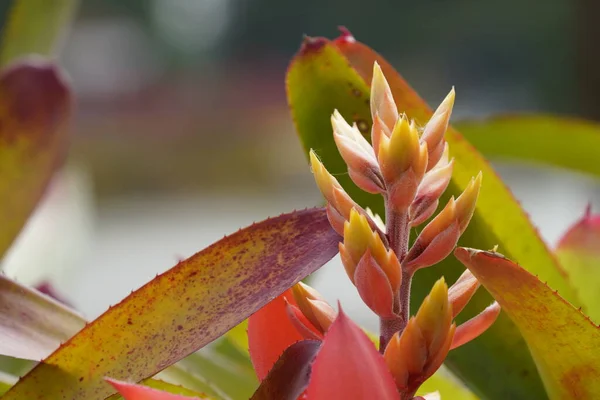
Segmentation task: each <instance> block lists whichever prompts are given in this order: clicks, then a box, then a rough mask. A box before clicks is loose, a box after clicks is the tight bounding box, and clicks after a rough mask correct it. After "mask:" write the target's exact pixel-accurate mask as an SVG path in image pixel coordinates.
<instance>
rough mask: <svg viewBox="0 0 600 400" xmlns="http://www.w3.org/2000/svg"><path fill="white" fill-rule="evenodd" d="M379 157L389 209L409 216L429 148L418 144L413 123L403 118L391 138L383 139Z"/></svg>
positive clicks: (417, 135)
mask: <svg viewBox="0 0 600 400" xmlns="http://www.w3.org/2000/svg"><path fill="white" fill-rule="evenodd" d="M377 157H378V161H379V166H380V168H381V174H382V175H383V178H384V181H385V184H386V187H387V189H388V191H387V192H388V203H389V205H390V206H391V207H392V208H393V209H394V210H395V211H396V212H401V213H404V212H406V210H407V209H408V207H409V206H410V204H411V203H412V202H413V200H414V197H415V194H416V192H417V188H418V186H419V183H420V182H421V180H422V179H423V175H424V174H425V168H426V167H427V145H426V144H425V143H420V142H419V133H418V130H417V127H416V126H415V123H414V121H413V122H410V123H409V122H408V120H407V119H406V117H405V116H401V117H400V118H399V119H398V121H397V122H396V125H395V126H394V129H393V131H392V133H391V136H390V137H389V138H388V137H387V136H385V135H381V137H380V138H379V151H378V153H377Z"/></svg>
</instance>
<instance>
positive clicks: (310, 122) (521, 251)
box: [287, 35, 576, 399]
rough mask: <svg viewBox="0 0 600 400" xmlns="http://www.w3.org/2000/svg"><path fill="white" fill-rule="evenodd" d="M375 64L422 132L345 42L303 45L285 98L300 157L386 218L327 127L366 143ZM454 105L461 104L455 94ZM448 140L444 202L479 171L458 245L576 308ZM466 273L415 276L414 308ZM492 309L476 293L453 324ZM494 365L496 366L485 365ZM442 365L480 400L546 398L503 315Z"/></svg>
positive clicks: (522, 221) (472, 160)
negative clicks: (354, 132) (513, 266)
mask: <svg viewBox="0 0 600 400" xmlns="http://www.w3.org/2000/svg"><path fill="white" fill-rule="evenodd" d="M375 60H377V61H378V62H379V64H380V65H381V67H382V69H383V71H384V74H385V76H386V78H387V79H388V81H389V83H390V86H391V88H392V91H393V93H394V98H395V100H396V102H397V103H398V106H399V111H400V112H404V113H406V114H407V115H408V116H409V117H410V118H414V119H416V120H417V122H418V123H419V124H421V125H423V123H424V122H426V121H427V119H428V117H429V116H431V110H430V109H429V107H427V105H426V104H425V102H424V101H423V100H422V99H421V98H420V97H419V96H418V95H417V94H416V92H414V91H413V90H412V89H411V88H410V87H409V86H408V84H407V83H406V82H405V81H404V80H403V79H402V77H401V76H400V75H399V74H398V73H397V72H396V71H395V70H394V69H393V68H392V67H391V66H390V64H389V63H387V62H386V61H385V60H384V59H383V58H381V57H380V56H379V55H378V54H376V53H375V52H373V50H371V49H370V48H368V47H366V46H365V45H363V44H360V43H358V42H356V41H353V40H352V38H351V37H349V36H348V35H344V36H342V37H341V38H340V39H337V40H336V41H335V42H330V41H328V40H326V39H322V38H317V39H308V40H306V41H305V43H304V45H303V47H302V49H301V50H300V52H299V53H298V54H297V55H296V57H295V58H294V60H293V61H292V64H291V66H290V68H289V70H288V76H287V90H288V100H289V103H290V105H291V109H292V114H293V116H294V120H295V122H296V126H297V129H298V132H299V135H300V138H301V140H302V143H303V145H304V148H305V150H306V151H308V150H309V149H310V148H314V149H315V150H316V151H317V153H318V154H319V157H320V158H321V160H322V161H323V162H324V163H325V165H326V166H327V168H328V170H329V171H330V172H331V173H332V174H333V175H335V176H336V177H337V178H338V180H339V181H340V183H341V184H342V185H343V186H344V188H345V189H346V190H347V191H348V193H350V195H351V196H352V197H353V198H354V199H355V200H356V201H357V202H358V203H360V204H361V205H362V206H368V207H369V208H371V209H373V210H374V211H376V212H377V213H379V214H383V211H384V210H383V201H382V199H381V197H377V196H373V195H368V194H365V193H364V192H362V191H360V190H358V189H357V188H356V186H355V185H354V184H353V183H352V182H350V179H349V177H348V175H347V174H346V167H345V165H344V164H343V161H342V159H341V157H340V155H339V153H338V152H337V149H336V147H335V143H334V141H333V135H332V131H331V125H330V115H331V113H332V112H333V110H334V109H338V110H339V111H340V113H341V114H342V115H343V116H344V117H345V118H346V119H347V120H349V121H354V122H355V123H356V124H357V126H358V127H359V129H360V130H361V132H363V134H364V135H365V137H367V138H369V136H370V134H369V132H370V126H371V115H370V110H369V87H368V85H367V83H368V82H370V74H371V71H372V68H373V62H374V61H375ZM352 66H355V67H356V69H354V68H353V67H352ZM459 89H460V88H459ZM457 101H460V90H458V100H457ZM446 139H447V140H448V142H449V144H450V151H451V153H452V156H454V157H455V163H454V174H453V178H452V181H451V183H450V185H449V188H448V191H447V194H446V195H445V197H446V198H448V197H449V196H450V195H457V194H459V193H460V192H461V191H462V190H463V189H464V188H465V187H466V185H467V184H468V182H469V181H470V179H471V177H473V176H475V175H477V173H478V172H479V171H483V184H482V188H481V192H480V196H479V201H478V203H477V209H476V211H475V214H474V217H473V219H472V221H471V224H470V226H469V228H468V229H467V230H466V232H465V233H464V235H463V237H462V239H461V243H465V244H469V245H473V246H477V247H482V248H492V247H493V246H494V245H495V244H500V247H501V248H502V249H503V250H504V251H506V252H507V253H510V255H511V257H514V258H515V259H518V260H520V261H521V262H523V263H526V264H527V265H528V268H530V270H531V271H532V272H535V273H537V274H539V275H540V276H542V277H543V278H544V279H545V280H547V281H549V282H550V283H552V285H553V286H555V287H557V288H559V289H560V290H561V292H563V293H565V296H568V297H569V299H570V300H572V301H573V302H576V300H575V295H574V293H573V291H572V289H571V287H570V286H569V285H568V283H567V282H566V281H565V279H564V276H563V275H562V274H561V271H560V270H559V267H558V264H557V263H556V261H555V260H554V257H553V256H552V254H551V253H550V252H549V251H548V249H547V248H546V246H545V244H544V243H543V242H542V240H541V239H540V238H539V236H538V235H537V233H536V231H535V229H534V228H533V227H532V225H531V223H530V222H529V220H528V219H527V217H526V215H525V213H524V211H523V210H522V209H521V208H520V206H519V204H518V203H517V202H516V201H515V200H514V198H513V197H512V195H511V193H510V192H509V191H508V190H507V188H506V187H505V186H504V184H503V183H502V181H501V180H500V179H499V178H498V177H497V175H496V174H495V172H494V171H493V170H492V169H491V167H490V166H489V165H488V163H487V162H486V161H485V160H484V159H483V158H482V156H481V155H480V154H479V153H477V151H476V150H475V149H474V148H473V147H472V146H470V145H469V143H468V142H467V141H466V140H464V138H462V136H461V135H460V134H459V133H458V132H457V131H455V130H453V129H450V130H449V131H448V133H447V135H446ZM463 271H464V268H463V267H462V266H461V265H460V263H458V262H457V261H456V260H454V259H453V258H452V257H449V258H448V259H447V260H445V261H444V262H442V263H441V265H440V267H437V268H436V267H433V268H427V269H423V270H421V271H419V272H418V273H417V274H416V276H415V280H414V283H413V299H414V301H413V306H414V305H418V304H420V302H421V300H422V299H423V298H424V297H425V295H426V294H427V292H428V290H429V289H430V288H431V286H432V285H433V282H434V281H435V280H436V279H437V278H439V276H440V275H441V274H443V275H445V276H446V277H447V278H448V280H449V281H453V280H454V279H457V278H458V276H459V275H460V274H461V273H462V272H463ZM490 303H491V298H490V297H489V294H487V293H486V292H485V291H480V292H479V293H477V294H476V295H475V296H474V298H473V300H472V301H471V302H470V303H469V304H468V305H467V307H466V308H465V310H464V311H463V312H462V313H461V315H460V316H459V317H458V322H463V321H465V320H467V319H468V318H470V317H472V316H473V315H475V314H477V313H478V312H480V311H482V310H483V309H484V308H485V307H487V306H488V305H489V304H490ZM507 349H511V352H510V353H509V352H507ZM491 359H493V360H494V362H493V363H490V362H489V360H491ZM446 363H447V365H448V366H449V368H450V369H451V370H452V371H453V372H455V373H456V374H457V375H458V376H460V377H461V379H463V380H465V382H466V383H467V384H468V385H469V387H470V388H472V389H473V390H474V391H475V392H476V393H477V394H478V395H481V396H483V395H484V393H485V397H486V398H490V399H506V398H513V399H529V398H544V396H545V394H544V389H543V386H542V384H541V381H540V379H539V377H538V374H537V371H536V368H535V365H534V363H533V361H532V359H531V356H530V355H529V354H528V352H527V348H526V344H525V342H524V341H523V338H522V336H521V335H520V333H519V331H518V330H517V329H516V327H515V326H514V324H513V323H512V322H511V321H510V320H509V319H508V318H507V317H506V316H505V315H502V314H501V315H500V317H499V318H498V320H497V321H496V322H495V324H494V325H493V326H492V327H491V328H490V330H489V331H488V332H486V333H485V334H484V335H483V336H481V337H480V338H478V339H477V340H475V341H473V342H471V343H469V344H468V345H466V346H463V347H461V348H460V349H457V350H455V351H452V352H451V353H450V355H449V357H448V359H447V361H446ZM492 376H502V377H503V380H502V382H500V381H498V380H496V379H490V377H492Z"/></svg>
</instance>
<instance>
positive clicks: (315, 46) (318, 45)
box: [298, 36, 329, 56]
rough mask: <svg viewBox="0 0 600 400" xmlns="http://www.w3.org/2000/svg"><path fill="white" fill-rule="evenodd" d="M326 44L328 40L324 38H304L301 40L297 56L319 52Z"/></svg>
mask: <svg viewBox="0 0 600 400" xmlns="http://www.w3.org/2000/svg"><path fill="white" fill-rule="evenodd" d="M328 42H329V40H328V39H326V38H324V37H320V36H317V37H313V36H304V40H302V45H301V46H300V50H299V51H298V55H300V56H302V55H307V54H311V53H316V52H318V51H319V50H321V49H322V48H323V47H324V46H325V45H326V44H327V43H328Z"/></svg>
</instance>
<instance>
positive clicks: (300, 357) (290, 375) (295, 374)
mask: <svg viewBox="0 0 600 400" xmlns="http://www.w3.org/2000/svg"><path fill="white" fill-rule="evenodd" d="M320 346H321V342H320V341H316V340H303V341H301V342H297V343H294V344H293V345H291V346H290V347H288V348H287V349H286V350H285V351H284V353H283V354H282V355H281V357H280V358H279V360H277V362H276V363H275V365H274V366H273V368H272V369H271V371H270V372H269V375H268V376H267V377H266V378H265V379H264V380H263V381H262V383H261V384H260V387H259V388H258V389H257V390H256V392H255V393H254V395H253V396H252V399H251V400H296V399H298V398H299V397H300V396H301V395H302V393H304V391H305V390H306V387H307V385H308V381H309V378H310V370H311V365H312V363H313V360H314V358H315V356H316V355H317V352H318V351H319V348H320Z"/></svg>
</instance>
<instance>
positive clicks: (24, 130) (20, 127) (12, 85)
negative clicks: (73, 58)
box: [0, 61, 71, 258]
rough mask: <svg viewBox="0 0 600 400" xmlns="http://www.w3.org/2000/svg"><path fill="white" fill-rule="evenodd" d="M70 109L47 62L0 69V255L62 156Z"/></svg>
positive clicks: (67, 94)
mask: <svg viewBox="0 0 600 400" xmlns="http://www.w3.org/2000/svg"><path fill="white" fill-rule="evenodd" d="M70 110H71V101H70V92H69V89H68V87H67V86H66V84H65V83H64V81H63V78H62V77H61V76H60V73H59V72H58V71H57V69H56V68H55V67H54V66H52V65H51V64H49V63H47V62H44V61H35V62H34V61H30V62H27V63H21V64H17V65H14V66H13V67H10V68H8V69H6V70H4V71H3V72H1V73H0V226H1V227H2V229H0V258H1V257H2V255H3V254H4V252H5V251H6V250H7V249H8V247H9V246H10V245H11V243H12V242H13V240H14V239H15V237H16V236H17V234H18V233H19V232H20V231H21V228H23V225H24V224H25V222H26V221H27V218H28V217H29V215H30V214H31V212H32V211H33V209H34V208H35V206H36V204H37V202H38V200H39V199H40V197H41V196H42V194H43V192H44V189H45V188H46V185H47V184H48V182H49V180H50V177H51V176H52V172H53V171H54V169H55V168H56V167H57V166H58V165H59V163H60V162H61V160H62V158H63V156H64V153H65V149H66V144H67V135H66V134H67V129H66V128H67V126H66V124H67V122H68V117H69V114H70Z"/></svg>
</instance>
